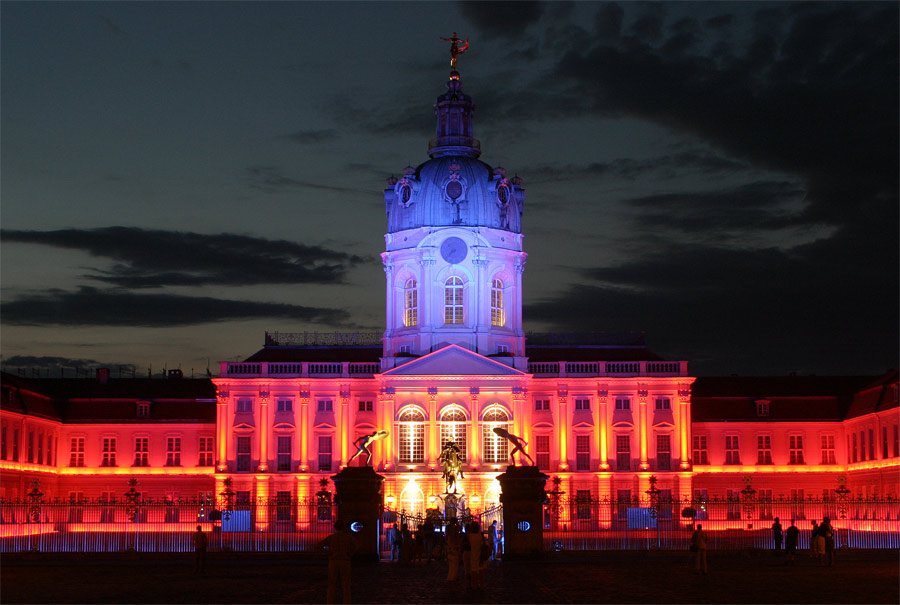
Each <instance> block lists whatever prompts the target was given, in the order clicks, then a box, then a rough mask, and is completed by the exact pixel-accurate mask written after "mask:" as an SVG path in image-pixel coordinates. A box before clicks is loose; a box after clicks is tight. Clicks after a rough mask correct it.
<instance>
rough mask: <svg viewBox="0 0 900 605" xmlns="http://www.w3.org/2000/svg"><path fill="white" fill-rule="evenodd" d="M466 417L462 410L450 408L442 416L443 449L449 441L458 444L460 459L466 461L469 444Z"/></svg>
mask: <svg viewBox="0 0 900 605" xmlns="http://www.w3.org/2000/svg"><path fill="white" fill-rule="evenodd" d="M467 428H468V427H467V426H466V416H465V414H463V412H462V410H459V409H456V408H450V409H449V410H446V411H444V413H443V414H442V415H441V447H443V446H445V445H446V444H447V442H448V441H454V442H456V445H458V446H459V459H460V461H462V462H465V461H466V451H467V450H468V442H467V441H466V433H467V430H466V429H467Z"/></svg>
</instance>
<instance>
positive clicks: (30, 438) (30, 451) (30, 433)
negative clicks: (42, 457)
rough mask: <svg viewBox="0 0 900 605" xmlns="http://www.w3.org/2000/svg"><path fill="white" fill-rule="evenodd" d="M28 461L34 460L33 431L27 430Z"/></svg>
mask: <svg viewBox="0 0 900 605" xmlns="http://www.w3.org/2000/svg"><path fill="white" fill-rule="evenodd" d="M28 462H34V431H28Z"/></svg>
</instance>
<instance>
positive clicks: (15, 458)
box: [0, 426, 59, 466]
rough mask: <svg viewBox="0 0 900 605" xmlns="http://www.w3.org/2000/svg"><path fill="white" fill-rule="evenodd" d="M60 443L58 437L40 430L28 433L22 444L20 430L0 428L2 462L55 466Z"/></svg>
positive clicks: (0, 457) (0, 456)
mask: <svg viewBox="0 0 900 605" xmlns="http://www.w3.org/2000/svg"><path fill="white" fill-rule="evenodd" d="M58 443H59V438H58V437H56V436H54V435H51V434H48V433H45V432H43V431H40V430H30V431H27V432H26V433H25V440H24V443H22V437H21V431H20V429H18V428H13V427H6V426H4V427H2V428H0V460H11V461H12V462H20V461H21V462H27V463H28V464H44V465H47V466H55V465H56V451H57V449H58V448H59V445H58Z"/></svg>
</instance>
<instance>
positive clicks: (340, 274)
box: [0, 227, 365, 288]
mask: <svg viewBox="0 0 900 605" xmlns="http://www.w3.org/2000/svg"><path fill="white" fill-rule="evenodd" d="M0 236H2V238H3V240H4V241H5V242H21V243H29V244H43V245H46V246H53V247H56V248H64V249H73V250H84V251H85V252H88V253H89V254H91V255H92V256H97V257H104V258H110V259H113V260H114V261H116V264H115V265H114V266H113V267H112V268H111V269H102V270H101V269H94V271H93V272H92V273H91V274H89V275H87V276H86V277H88V278H90V279H95V280H99V281H103V282H106V283H111V284H115V285H117V286H122V287H127V288H150V287H159V286H167V285H187V286H197V285H204V284H217V285H254V284H290V283H300V284H302V283H320V284H334V283H342V282H343V279H344V276H345V274H346V271H347V270H348V269H349V268H350V267H352V266H354V265H356V264H358V263H361V262H364V261H365V259H363V258H361V257H359V256H355V255H351V254H347V253H345V252H339V251H336V250H331V249H328V248H323V247H321V246H306V245H303V244H298V243H295V242H289V241H285V240H267V239H262V238H256V237H250V236H246V235H235V234H231V233H220V234H215V235H207V234H201V233H191V232H181V231H159V230H148V229H138V228H134V227H105V228H102V229H62V230H59V231H13V230H3V231H0Z"/></svg>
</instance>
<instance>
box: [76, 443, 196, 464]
mask: <svg viewBox="0 0 900 605" xmlns="http://www.w3.org/2000/svg"><path fill="white" fill-rule="evenodd" d="M85 441H86V438H85V437H71V438H70V439H69V464H68V465H69V466H70V467H75V468H79V467H84V466H85V458H84V455H85ZM163 441H164V443H165V448H166V449H165V466H182V454H183V450H182V439H181V437H165V438H164V439H163ZM213 441H214V440H213V437H199V438H198V449H197V466H213V464H214V460H213V451H214V449H213V448H214V443H213ZM131 446H132V447H131V450H130V451H128V450H124V451H123V450H120V449H119V439H118V438H117V437H102V438H101V439H100V454H101V458H100V466H101V467H113V466H120V465H121V464H122V463H123V462H124V465H125V466H128V464H129V463H130V465H131V466H135V467H137V466H150V437H134V438H133V439H132V440H131ZM120 454H121V455H122V456H125V457H126V458H125V460H122V456H120Z"/></svg>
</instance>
